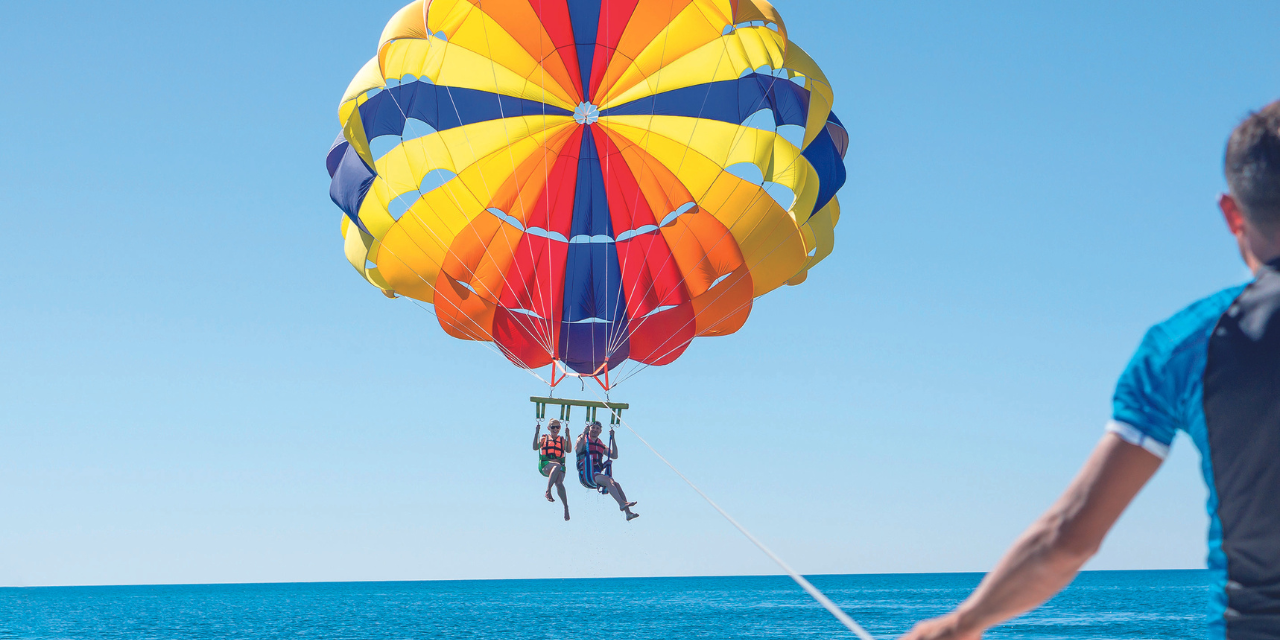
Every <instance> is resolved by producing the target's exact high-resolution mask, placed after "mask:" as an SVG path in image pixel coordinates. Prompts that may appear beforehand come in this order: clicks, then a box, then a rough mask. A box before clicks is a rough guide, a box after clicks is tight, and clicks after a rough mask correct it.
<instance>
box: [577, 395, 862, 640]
mask: <svg viewBox="0 0 1280 640" xmlns="http://www.w3.org/2000/svg"><path fill="white" fill-rule="evenodd" d="M591 392H592V393H595V389H592V390H591ZM596 397H597V398H599V397H600V395H599V394H596ZM601 402H603V400H602V401H601ZM610 411H611V412H614V410H613V409H610ZM621 413H622V412H621V411H616V412H614V416H613V419H616V420H617V421H618V422H617V424H621V425H622V426H624V427H626V428H627V431H630V432H631V435H633V436H635V437H636V439H637V440H639V441H640V442H641V443H642V444H644V446H645V447H647V448H648V449H649V451H652V452H653V455H655V456H658V459H659V460H661V461H662V463H663V464H665V465H667V467H668V468H670V469H671V470H672V471H674V472H675V474H676V475H678V476H680V479H681V480H684V482H685V484H687V485H689V487H690V488H692V489H693V490H694V491H696V492H697V493H698V495H700V496H702V499H703V500H706V501H707V504H709V505H711V507H712V508H713V509H715V510H716V511H718V512H719V513H720V515H722V516H724V519H725V520H728V521H729V524H731V525H733V527H734V528H735V529H737V530H738V532H739V533H741V534H742V535H744V536H746V537H747V539H748V540H750V541H751V543H752V544H754V545H755V546H756V547H757V548H758V549H760V550H761V551H763V552H764V554H765V555H766V556H769V559H770V560H773V561H774V562H775V563H777V565H778V566H779V567H782V570H783V571H786V572H787V575H788V576H791V579H792V580H795V582H796V584H798V585H800V588H801V589H804V590H805V593H808V594H809V595H810V596H811V597H812V598H813V599H814V600H816V601H817V602H818V604H820V605H822V608H824V609H826V610H827V611H828V612H830V613H831V615H833V616H835V618H836V620H839V621H840V623H841V624H843V625H844V626H845V628H847V629H848V630H849V631H850V632H852V633H853V635H855V636H858V638H859V640H875V638H873V637H872V636H871V634H870V633H867V630H866V629H864V628H862V625H860V624H858V623H857V622H854V620H853V618H850V617H849V614H847V613H845V612H844V611H843V610H842V609H840V607H838V606H836V603H834V602H832V601H831V599H830V598H828V597H827V596H826V594H824V593H822V591H820V590H819V589H818V588H817V587H815V586H813V583H811V582H809V581H808V580H806V579H805V577H804V576H802V575H800V574H799V573H798V572H797V571H796V570H795V569H792V568H791V565H789V564H787V563H786V561H785V560H783V559H782V558H780V557H778V554H776V553H774V552H773V551H772V550H771V549H769V547H767V546H765V544H764V543H763V542H761V541H760V540H759V539H758V538H756V537H755V536H754V535H752V534H751V532H750V531H747V528H746V527H744V526H742V525H741V524H739V523H738V521H737V520H734V519H733V516H731V515H729V513H728V512H727V511H725V510H724V509H723V508H721V507H720V505H718V504H716V502H715V500H712V499H711V497H710V496H708V495H707V494H706V493H704V492H703V491H702V489H699V488H698V485H696V484H694V483H693V481H692V480H690V479H689V477H688V476H686V475H684V474H683V473H681V472H680V470H679V469H677V468H676V466H675V465H673V464H671V461H670V460H667V459H666V458H665V457H663V455H662V454H661V453H658V450H657V449H654V448H653V445H651V444H649V441H648V440H645V439H644V437H643V436H641V435H640V434H639V433H637V432H636V430H635V428H633V427H632V426H631V424H630V423H628V422H627V421H626V420H623V419H622V415H621ZM613 419H611V420H610V424H614V423H613V422H612V420H613Z"/></svg>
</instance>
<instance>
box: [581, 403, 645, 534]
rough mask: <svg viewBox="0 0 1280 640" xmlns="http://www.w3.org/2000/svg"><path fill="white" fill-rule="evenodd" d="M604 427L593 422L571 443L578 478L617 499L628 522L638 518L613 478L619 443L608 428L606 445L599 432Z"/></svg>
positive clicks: (631, 503) (586, 485) (590, 487)
mask: <svg viewBox="0 0 1280 640" xmlns="http://www.w3.org/2000/svg"><path fill="white" fill-rule="evenodd" d="M603 430H604V427H603V426H601V425H600V423H599V422H592V423H591V424H589V425H587V428H586V429H584V430H583V432H582V435H580V436H578V442H577V443H576V444H575V445H574V448H573V450H574V454H575V455H576V456H577V458H578V481H579V482H581V483H582V486H584V487H586V488H588V489H595V490H597V491H599V492H600V493H607V494H609V495H611V496H613V499H614V500H617V501H618V509H619V510H620V511H623V512H625V513H626V514H627V522H630V521H632V520H634V519H636V518H639V517H640V514H638V513H633V512H632V511H631V507H634V506H636V503H635V502H627V494H625V493H623V492H622V485H620V484H618V481H617V480H614V479H613V461H614V460H616V459H617V458H618V442H617V440H615V439H614V437H613V429H609V446H607V447H606V446H605V444H604V443H603V442H601V441H600V432H601V431H603Z"/></svg>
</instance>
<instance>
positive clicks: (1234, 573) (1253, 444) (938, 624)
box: [904, 101, 1280, 640]
mask: <svg viewBox="0 0 1280 640" xmlns="http://www.w3.org/2000/svg"><path fill="white" fill-rule="evenodd" d="M1226 176H1227V183H1228V185H1229V186H1230V193H1229V194H1227V195H1223V196H1222V197H1221V198H1220V200H1219V206H1220V207H1221V209H1222V213H1223V215H1224V216H1225V217H1226V221H1227V226H1228V228H1229V229H1230V230H1231V233H1232V235H1234V236H1235V238H1236V242H1237V243H1238V245H1239V247H1240V254H1241V256H1242V257H1243V258H1244V261H1245V263H1246V264H1247V265H1248V266H1249V268H1250V269H1251V270H1252V271H1253V273H1254V276H1255V280H1254V281H1253V282H1252V283H1250V284H1249V285H1247V286H1241V287H1233V288H1231V289H1227V290H1224V291H1221V292H1219V293H1217V294H1214V295H1212V296H1210V297H1208V298H1205V299H1203V300H1200V301H1199V302H1196V303H1194V304H1192V305H1191V306H1189V307H1187V308H1186V309H1184V310H1182V311H1181V312H1179V313H1177V314H1176V315H1174V316H1173V317H1172V318H1170V319H1168V320H1166V321H1165V322H1163V323H1161V324H1158V325H1156V326H1155V327H1152V328H1151V330H1150V331H1148V332H1147V335H1146V337H1145V338H1144V339H1143V341H1142V344H1141V346H1139V347H1138V351H1137V353H1136V354H1134V356H1133V359H1132V360H1131V361H1130V362H1129V365H1128V367H1127V368H1126V370H1125V372H1124V374H1122V375H1121V377H1120V382H1119V384H1118V385H1117V386H1116V392H1115V398H1114V409H1113V411H1114V413H1113V419H1112V421H1111V422H1110V423H1109V424H1108V425H1107V434H1106V435H1104V436H1103V438H1102V441H1101V442H1100V443H1098V446H1097V448H1096V449H1094V451H1093V454H1092V455H1090V457H1089V459H1088V460H1087V461H1086V462H1085V464H1084V467H1083V468H1082V469H1081V471H1080V473H1079V475H1078V476H1076V478H1075V480H1073V481H1072V482H1071V485H1070V486H1068V487H1067V490H1066V492H1065V493H1063V494H1062V496H1061V497H1060V498H1059V499H1058V501H1057V503H1055V504H1054V505H1053V506H1052V507H1051V508H1050V509H1049V511H1048V512H1046V513H1045V514H1044V515H1042V516H1041V517H1040V519H1039V520H1037V521H1036V522H1035V523H1034V524H1032V525H1031V527H1030V528H1029V529H1027V531H1026V532H1024V533H1023V534H1022V536H1021V537H1020V538H1019V539H1018V540H1017V541H1016V542H1014V544H1013V546H1012V548H1010V549H1009V551H1008V552H1006V554H1005V556H1004V557H1003V558H1002V559H1001V560H1000V562H999V563H998V564H997V565H996V567H995V568H994V569H993V570H992V571H991V572H990V573H989V574H987V576H986V577H985V578H984V579H983V581H982V583H981V584H980V585H978V588H977V589H976V590H975V591H974V592H973V594H972V595H970V596H969V598H968V599H967V600H965V601H964V602H963V603H961V604H960V606H959V607H957V608H956V610H955V611H953V612H951V613H949V614H947V615H945V616H943V617H941V618H935V619H933V620H926V621H924V622H921V623H919V624H917V625H916V627H915V628H914V629H912V630H911V632H910V633H908V634H907V635H906V636H904V638H905V640H964V639H974V638H980V637H981V636H982V632H983V631H984V630H986V629H988V628H990V627H992V626H995V625H997V624H999V623H1001V622H1003V621H1005V620H1008V619H1009V618H1012V617H1014V616H1016V615H1019V614H1021V613H1024V612H1026V611H1028V610H1030V609H1032V608H1034V607H1036V606H1039V605H1040V604H1041V603H1043V602H1044V601H1046V600H1048V599H1049V598H1050V597H1052V596H1053V595H1054V594H1056V593H1057V592H1058V591H1060V590H1061V589H1062V588H1063V587H1065V586H1067V584H1069V583H1070V582H1071V580H1072V579H1073V578H1074V577H1075V575H1076V573H1077V572H1078V571H1079V570H1080V567H1081V566H1083V565H1084V563H1085V561H1087V560H1088V559H1089V558H1090V557H1092V556H1093V554H1094V553H1096V552H1097V550H1098V547H1099V546H1100V545H1101V544H1102V539H1103V538H1104V537H1105V536H1106V534H1107V531H1108V530H1110V529H1111V526H1112V525H1113V524H1115V521H1116V519H1117V518H1119V517H1120V514H1121V513H1122V512H1123V511H1124V509H1125V507H1127V506H1128V505H1129V502H1130V501H1131V500H1132V499H1133V497H1134V496H1135V495H1136V494H1137V493H1138V491H1139V490H1140V489H1141V488H1142V486H1143V485H1145V484H1146V482H1147V480H1149V479H1150V478H1151V476H1152V475H1153V474H1154V473H1155V471H1156V469H1157V468H1159V466H1160V463H1161V462H1162V461H1163V459H1164V457H1165V455H1166V454H1167V453H1168V451H1169V445H1170V443H1172V442H1173V437H1174V435H1175V433H1176V432H1177V431H1178V430H1182V431H1185V432H1187V433H1188V434H1189V435H1190V436H1191V439H1192V441H1194V442H1195V445H1196V448H1198V449H1199V450H1200V454H1201V456H1202V459H1203V463H1202V465H1201V467H1202V469H1203V470H1204V475H1205V482H1206V483H1207V484H1208V485H1209V505H1208V507H1209V517H1210V525H1209V570H1210V571H1211V572H1212V574H1213V577H1214V587H1213V596H1212V603H1211V607H1210V616H1209V637H1210V638H1212V639H1222V638H1229V639H1230V640H1276V639H1280V101H1277V102H1273V103H1271V104H1270V105H1268V106H1267V107H1265V108H1264V109H1262V111H1260V112H1258V113H1256V114H1253V115H1252V116H1250V117H1249V118H1248V119H1246V120H1245V121H1244V122H1243V123H1241V124H1240V126H1238V127H1237V128H1236V130H1235V131H1234V132H1233V133H1232V135H1231V139H1230V141H1229V142H1228V144H1227V154H1226Z"/></svg>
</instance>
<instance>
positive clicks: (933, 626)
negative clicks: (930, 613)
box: [901, 612, 982, 640]
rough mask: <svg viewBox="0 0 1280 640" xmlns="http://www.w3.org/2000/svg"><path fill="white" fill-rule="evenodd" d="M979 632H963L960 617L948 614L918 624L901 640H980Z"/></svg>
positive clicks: (980, 634) (980, 633)
mask: <svg viewBox="0 0 1280 640" xmlns="http://www.w3.org/2000/svg"><path fill="white" fill-rule="evenodd" d="M981 638H982V632H981V631H964V630H962V628H961V624H960V616H958V615H956V614H955V613H954V612H953V613H948V614H947V615H945V616H942V617H940V618H934V619H932V620H925V621H923V622H919V623H917V624H916V626H915V627H913V628H912V629H911V631H910V632H908V633H907V635H905V636H902V639H901V640H980V639H981Z"/></svg>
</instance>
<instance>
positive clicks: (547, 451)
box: [533, 420, 569, 520]
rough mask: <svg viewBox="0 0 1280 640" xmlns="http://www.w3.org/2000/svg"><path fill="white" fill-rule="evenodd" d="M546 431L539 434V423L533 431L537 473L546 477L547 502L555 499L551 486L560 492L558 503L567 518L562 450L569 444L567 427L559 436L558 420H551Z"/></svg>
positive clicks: (567, 500)
mask: <svg viewBox="0 0 1280 640" xmlns="http://www.w3.org/2000/svg"><path fill="white" fill-rule="evenodd" d="M547 431H550V432H551V433H549V434H547V435H545V436H544V435H540V434H541V432H542V424H541V423H539V424H538V426H537V428H535V429H534V431H533V450H534V451H537V452H538V473H541V474H542V475H544V476H546V478H547V493H546V496H547V502H555V501H556V499H555V498H552V497H551V487H555V488H556V493H558V494H560V504H562V505H564V519H565V520H568V519H569V499H568V497H567V496H566V495H565V491H564V451H565V449H566V448H568V445H569V429H568V427H566V428H565V430H564V435H563V436H561V435H560V421H559V420H552V421H551V422H548V423H547Z"/></svg>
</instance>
